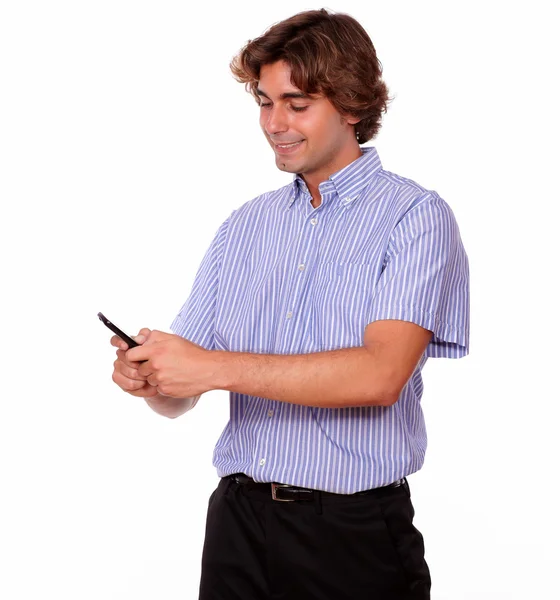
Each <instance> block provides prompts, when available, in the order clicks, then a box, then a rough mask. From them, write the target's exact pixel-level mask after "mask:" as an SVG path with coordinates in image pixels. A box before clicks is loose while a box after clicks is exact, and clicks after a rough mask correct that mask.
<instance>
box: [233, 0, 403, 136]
mask: <svg viewBox="0 0 560 600" xmlns="http://www.w3.org/2000/svg"><path fill="white" fill-rule="evenodd" d="M279 60H282V61H284V62H286V63H287V64H288V65H289V66H290V68H291V80H292V83H293V85H295V86H296V87H297V88H299V89H300V90H301V91H302V92H304V93H306V94H322V95H324V96H326V97H327V98H328V99H329V100H330V102H331V103H332V104H333V106H334V107H335V108H336V109H337V110H338V112H339V113H341V114H345V115H349V116H352V117H355V118H358V119H360V121H359V123H357V124H356V125H355V126H354V127H355V130H356V138H357V140H358V142H359V143H365V142H367V141H369V140H371V139H372V138H374V137H375V136H376V135H377V133H378V131H379V129H380V127H381V118H382V113H384V112H385V113H386V112H387V106H388V104H389V103H390V102H391V101H392V100H393V98H390V97H389V92H388V89H387V86H386V85H385V83H384V82H383V81H382V79H381V75H382V72H383V67H382V65H381V62H380V61H379V59H378V58H377V54H376V52H375V48H374V46H373V43H372V41H371V39H370V37H369V35H368V34H367V33H366V31H365V29H364V28H363V27H362V26H361V25H360V24H359V23H358V21H356V20H355V19H354V18H352V17H351V16H350V15H346V14H343V13H329V12H328V11H326V10H325V9H324V8H323V9H321V10H310V11H306V12H301V13H298V14H296V15H294V16H293V17H290V18H289V19H286V20H284V21H281V22H279V23H276V24H275V25H273V26H272V27H270V28H269V29H268V30H267V31H266V32H265V33H264V34H263V35H261V36H260V37H258V38H255V39H254V40H249V42H248V43H247V44H246V45H245V46H244V47H243V48H242V49H241V50H240V52H239V54H237V56H235V57H234V58H233V60H232V61H231V64H230V68H231V71H232V73H233V76H234V77H235V79H236V80H237V81H239V82H240V83H244V84H245V88H246V90H247V91H248V92H249V93H251V94H252V95H253V97H254V98H255V99H256V100H257V102H259V103H260V98H259V96H258V95H257V86H258V81H259V78H260V70H261V66H263V65H268V64H272V63H275V62H277V61H279Z"/></svg>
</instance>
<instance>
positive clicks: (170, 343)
mask: <svg viewBox="0 0 560 600" xmlns="http://www.w3.org/2000/svg"><path fill="white" fill-rule="evenodd" d="M142 331H144V330H142ZM215 355H216V353H214V352H210V351H209V350H205V349H204V348H202V347H201V346H198V345H197V344H193V343H192V342H189V341H188V340H185V339H184V338H182V337H180V336H178V335H173V334H169V333H163V332H161V331H152V332H151V333H150V334H149V335H148V339H147V340H146V341H145V342H144V344H143V345H142V346H139V347H137V348H131V349H130V350H128V351H127V352H126V360H127V361H128V363H129V364H135V365H138V364H139V363H140V362H141V361H144V362H142V364H140V365H139V366H137V367H134V370H135V371H136V377H139V378H140V380H142V379H145V380H146V382H147V384H149V385H151V386H153V387H154V388H155V389H156V390H157V391H158V392H159V394H161V395H162V396H171V397H172V398H190V397H192V396H199V395H201V394H203V393H205V392H207V391H209V390H212V389H216V388H215V386H214V382H215V378H216V374H217V372H218V370H219V365H218V363H217V361H216V360H215Z"/></svg>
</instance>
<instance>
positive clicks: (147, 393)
mask: <svg viewBox="0 0 560 600" xmlns="http://www.w3.org/2000/svg"><path fill="white" fill-rule="evenodd" d="M128 393H129V394H130V395H131V396H136V397H137V398H153V397H154V396H157V395H158V393H159V391H158V389H157V387H154V386H153V385H150V384H149V383H146V384H145V385H144V387H143V388H140V389H139V390H137V391H135V392H128Z"/></svg>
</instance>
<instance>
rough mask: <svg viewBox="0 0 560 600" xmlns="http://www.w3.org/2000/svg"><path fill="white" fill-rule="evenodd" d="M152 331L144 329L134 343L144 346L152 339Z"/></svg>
mask: <svg viewBox="0 0 560 600" xmlns="http://www.w3.org/2000/svg"><path fill="white" fill-rule="evenodd" d="M150 333H151V330H150V329H147V328H146V327H144V328H143V329H141V330H140V331H139V332H138V335H137V336H135V337H134V341H135V342H138V343H139V344H143V343H144V342H145V341H146V340H147V339H148V338H149V337H150Z"/></svg>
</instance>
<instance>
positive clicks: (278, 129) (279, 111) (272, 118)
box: [262, 105, 289, 136]
mask: <svg viewBox="0 0 560 600" xmlns="http://www.w3.org/2000/svg"><path fill="white" fill-rule="evenodd" d="M262 126H263V128H264V130H265V131H266V133H268V135H270V136H273V135H275V134H277V133H283V132H284V131H287V130H288V127H289V126H288V119H287V115H286V111H285V109H284V108H283V107H282V106H279V105H275V106H271V107H270V108H269V109H268V110H267V111H266V112H265V115H264V119H263V123H262Z"/></svg>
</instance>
